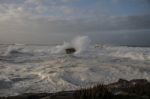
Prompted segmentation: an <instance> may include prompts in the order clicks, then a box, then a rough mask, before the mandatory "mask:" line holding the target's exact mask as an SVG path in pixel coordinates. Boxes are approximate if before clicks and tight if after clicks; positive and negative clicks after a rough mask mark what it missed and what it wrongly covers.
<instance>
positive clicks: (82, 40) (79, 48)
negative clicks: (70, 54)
mask: <svg viewBox="0 0 150 99" xmlns="http://www.w3.org/2000/svg"><path fill="white" fill-rule="evenodd" d="M90 42H91V40H90V39H89V37H88V36H78V37H76V38H74V39H73V40H72V41H71V42H64V43H63V45H57V46H56V47H54V48H52V50H51V53H65V49H67V48H71V47H73V48H75V49H76V52H75V53H74V54H80V53H82V52H83V51H85V50H86V48H87V47H88V46H89V44H90Z"/></svg>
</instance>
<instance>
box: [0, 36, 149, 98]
mask: <svg viewBox="0 0 150 99" xmlns="http://www.w3.org/2000/svg"><path fill="white" fill-rule="evenodd" d="M82 40H83V41H82ZM79 41H81V42H82V43H79V45H80V46H78V43H75V44H74V43H64V45H62V46H58V45H57V46H38V45H21V44H16V45H0V96H8V95H18V94H22V93H30V92H32V93H33V92H34V93H37V92H57V91H63V90H73V89H78V88H80V87H83V86H88V85H91V84H96V83H110V82H114V81H117V80H118V79H119V78H123V79H128V80H130V79H133V78H146V79H148V80H150V48H144V47H142V48H140V47H123V46H122V47H121V46H108V45H100V44H97V45H89V46H87V45H88V44H87V43H85V42H84V41H86V42H88V43H89V42H90V41H89V40H87V37H83V38H80V39H79ZM71 44H73V47H76V45H77V46H78V47H79V49H78V48H77V49H78V53H75V54H74V55H66V54H65V53H64V48H66V47H68V46H69V47H70V45H71ZM81 44H82V46H83V45H84V46H86V47H83V49H82V48H81ZM71 47H72V46H71Z"/></svg>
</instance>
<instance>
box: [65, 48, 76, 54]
mask: <svg viewBox="0 0 150 99" xmlns="http://www.w3.org/2000/svg"><path fill="white" fill-rule="evenodd" d="M65 51H66V54H73V53H75V52H76V49H75V48H67V49H65Z"/></svg>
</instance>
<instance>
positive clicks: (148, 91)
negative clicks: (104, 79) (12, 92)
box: [0, 79, 150, 99]
mask: <svg viewBox="0 0 150 99" xmlns="http://www.w3.org/2000/svg"><path fill="white" fill-rule="evenodd" d="M0 99H150V82H148V81H147V80H146V79H133V80H130V81H127V80H124V79H120V80H118V82H115V83H111V84H108V85H103V84H101V85H96V86H94V87H92V88H85V89H81V90H76V91H63V92H58V93H28V94H22V95H19V96H11V97H0Z"/></svg>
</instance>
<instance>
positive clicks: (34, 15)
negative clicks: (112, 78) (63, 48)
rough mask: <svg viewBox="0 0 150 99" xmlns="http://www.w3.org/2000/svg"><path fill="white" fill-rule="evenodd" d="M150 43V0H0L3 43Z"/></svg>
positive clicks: (0, 26) (0, 27) (0, 39)
mask: <svg viewBox="0 0 150 99" xmlns="http://www.w3.org/2000/svg"><path fill="white" fill-rule="evenodd" d="M79 35H80V36H82V35H87V36H89V37H90V38H91V40H92V41H93V42H94V43H111V44H118V45H140V46H143V45H149V46H150V0H0V43H27V44H56V43H60V42H63V41H69V40H71V39H72V38H74V37H76V36H79Z"/></svg>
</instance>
